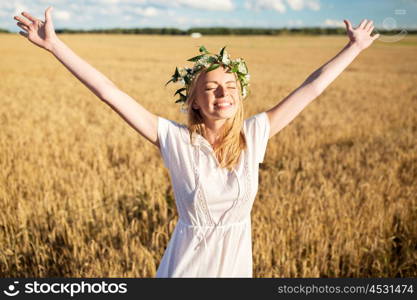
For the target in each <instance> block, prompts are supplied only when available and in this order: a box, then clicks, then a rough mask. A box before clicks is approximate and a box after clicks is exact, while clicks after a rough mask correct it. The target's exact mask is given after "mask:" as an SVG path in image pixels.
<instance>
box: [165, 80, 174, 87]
mask: <svg viewBox="0 0 417 300" xmlns="http://www.w3.org/2000/svg"><path fill="white" fill-rule="evenodd" d="M171 81H172V82H173V81H174V78H171V79H170V80H168V82H167V83H165V86H167V84H168V83H170V82H171Z"/></svg>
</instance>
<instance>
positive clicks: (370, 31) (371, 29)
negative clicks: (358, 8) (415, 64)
mask: <svg viewBox="0 0 417 300" xmlns="http://www.w3.org/2000/svg"><path fill="white" fill-rule="evenodd" d="M374 28H375V27H374V25H372V26H371V28H369V30H368V33H372V31H373V30H374Z"/></svg>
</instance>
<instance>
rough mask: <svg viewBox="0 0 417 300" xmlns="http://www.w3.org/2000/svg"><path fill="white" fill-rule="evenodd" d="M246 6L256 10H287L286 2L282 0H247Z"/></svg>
mask: <svg viewBox="0 0 417 300" xmlns="http://www.w3.org/2000/svg"><path fill="white" fill-rule="evenodd" d="M245 8H246V9H249V10H254V11H260V10H268V9H272V10H276V11H277V12H280V13H284V12H285V11H286V8H285V4H284V2H283V1H282V0H247V1H246V2H245Z"/></svg>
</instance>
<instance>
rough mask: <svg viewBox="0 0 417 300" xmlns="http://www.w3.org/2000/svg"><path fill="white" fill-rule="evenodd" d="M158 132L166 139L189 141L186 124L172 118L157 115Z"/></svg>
mask: <svg viewBox="0 0 417 300" xmlns="http://www.w3.org/2000/svg"><path fill="white" fill-rule="evenodd" d="M158 133H159V134H160V135H164V136H165V137H166V138H168V139H180V140H181V141H182V142H185V143H190V138H189V130H188V126H187V125H185V124H182V123H179V122H177V121H174V120H170V119H167V118H164V117H161V116H158Z"/></svg>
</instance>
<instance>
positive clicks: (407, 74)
mask: <svg viewBox="0 0 417 300" xmlns="http://www.w3.org/2000/svg"><path fill="white" fill-rule="evenodd" d="M60 37H61V39H62V40H63V41H64V42H66V43H67V45H68V46H70V47H71V48H72V49H73V50H74V51H75V52H76V53H77V54H78V55H80V56H81V57H82V58H84V59H85V60H86V61H88V62H89V63H90V64H92V65H93V66H94V67H96V68H97V69H98V70H100V71H101V72H102V73H103V74H105V75H106V76H107V77H108V78H109V79H110V80H112V81H113V82H114V83H115V84H116V85H117V86H119V88H120V89H122V90H123V91H125V92H126V93H128V94H129V95H131V96H132V97H133V98H135V99H136V101H138V102H139V103H140V104H142V105H143V106H144V107H146V108H147V109H148V110H150V111H152V112H153V113H155V114H158V115H161V116H163V117H165V118H168V119H172V120H176V121H178V122H182V123H185V122H186V119H185V115H184V114H181V113H180V112H179V107H178V105H177V104H174V101H175V99H176V97H173V93H174V92H175V90H176V89H178V88H179V86H178V85H175V84H170V85H168V86H167V87H165V86H164V85H165V83H166V82H167V81H168V80H169V78H170V76H171V75H172V73H173V71H174V69H175V67H176V66H185V65H188V64H191V63H190V62H186V59H188V58H190V57H192V56H195V55H197V54H198V46H199V45H202V44H203V45H205V46H206V48H207V49H208V50H209V51H211V52H217V51H218V50H219V49H220V48H221V47H222V46H224V45H227V49H228V51H229V53H230V54H231V56H232V58H235V57H243V58H245V60H246V61H247V63H248V68H249V72H250V73H251V89H252V94H251V96H250V97H249V98H248V99H246V100H245V101H246V102H245V108H244V109H245V114H246V116H247V117H249V116H251V115H253V114H255V113H257V112H261V111H263V110H267V109H269V108H270V107H272V106H274V105H276V104H277V103H278V102H279V101H281V100H282V99H283V98H284V97H285V96H287V95H288V94H289V93H290V92H291V91H292V90H294V89H295V88H297V87H298V85H300V84H301V83H302V82H303V81H304V80H305V79H306V78H307V77H308V75H309V74H311V73H312V72H313V71H314V70H316V69H317V68H318V67H320V66H321V65H322V64H324V63H325V62H326V61H327V60H329V59H330V58H332V57H333V56H334V55H336V53H338V52H339V51H340V50H341V49H342V48H343V46H344V45H345V44H346V43H347V37H342V36H323V37H303V36H300V37H285V36H276V37H271V36H256V37H250V38H248V37H244V36H233V37H229V36H227V37H225V36H212V37H203V38H200V39H192V38H190V37H185V36H182V37H180V36H152V35H149V36H139V35H136V36H135V35H92V34H89V35H87V34H86V35H61V36H60ZM0 41H1V42H0V55H1V57H2V60H1V62H0V77H1V84H0V103H1V105H0V122H1V131H0V276H1V277H154V276H155V274H156V268H157V266H158V264H159V261H160V259H161V257H162V254H163V252H164V249H165V247H166V245H167V243H168V240H169V238H170V236H171V233H172V231H173V229H174V226H175V224H176V221H177V212H176V208H175V202H174V198H173V190H172V188H171V185H170V182H169V181H168V180H167V177H168V170H167V169H165V168H164V167H163V163H162V159H161V157H160V154H159V151H158V149H157V148H156V147H155V146H154V145H152V144H151V143H149V142H148V141H147V140H146V139H145V138H144V137H142V136H141V135H140V134H139V133H138V132H136V131H135V130H134V129H133V128H131V127H130V126H129V125H128V123H126V122H125V121H124V120H123V119H122V118H121V117H120V116H119V115H118V114H117V113H115V112H114V111H113V110H112V109H111V108H110V107H109V106H107V105H106V104H105V103H104V102H101V101H100V99H98V98H97V97H96V96H95V95H94V94H93V93H91V92H90V91H89V90H88V89H87V88H86V87H85V86H84V85H83V84H82V83H81V82H79V81H78V80H77V79H76V78H75V77H74V76H73V75H72V74H71V73H70V72H69V71H68V70H67V69H66V68H65V67H64V66H63V65H61V64H60V63H59V61H58V60H56V59H55V58H54V56H53V55H52V54H50V53H48V52H46V51H44V50H42V49H40V48H38V47H36V46H34V45H33V44H31V43H30V42H29V41H27V40H25V38H23V37H22V36H19V35H17V34H1V35H0ZM416 53H417V37H416V36H411V35H409V36H406V38H405V39H403V40H401V41H399V42H396V43H386V42H382V41H376V42H375V43H374V44H373V45H372V46H371V47H370V48H368V49H366V50H365V51H364V52H363V53H361V54H360V55H359V56H358V57H357V58H356V59H355V61H353V63H352V64H351V65H350V66H349V67H348V68H347V69H346V70H345V71H344V72H343V73H342V74H341V75H340V76H339V77H338V78H337V79H336V80H335V81H334V82H333V83H332V84H331V85H330V86H329V87H328V88H327V89H326V90H325V91H324V92H323V93H322V94H321V95H320V96H319V97H318V98H317V99H315V100H314V101H313V102H312V103H310V104H309V106H307V107H306V108H305V109H304V110H303V111H302V112H301V113H300V114H299V115H298V116H297V117H296V118H295V119H294V120H293V121H292V122H291V123H290V124H289V125H288V126H287V127H285V128H284V129H283V130H281V131H280V132H279V133H278V134H277V135H275V136H274V137H272V138H271V139H270V140H269V144H268V148H267V153H266V157H265V161H264V163H263V164H261V166H260V174H259V181H260V185H259V190H258V195H257V198H256V200H255V204H254V207H253V209H252V239H253V262H254V277H415V276H417V199H416V194H417V184H416V183H417V143H416V141H417V87H416V82H417V60H416V55H415V54H416Z"/></svg>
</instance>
